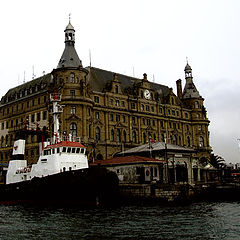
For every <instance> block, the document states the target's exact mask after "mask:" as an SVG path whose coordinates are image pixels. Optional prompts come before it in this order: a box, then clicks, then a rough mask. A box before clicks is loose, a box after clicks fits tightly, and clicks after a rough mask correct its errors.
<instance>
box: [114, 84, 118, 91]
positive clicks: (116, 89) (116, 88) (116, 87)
mask: <svg viewBox="0 0 240 240" xmlns="http://www.w3.org/2000/svg"><path fill="white" fill-rule="evenodd" d="M115 93H118V86H117V85H116V86H115Z"/></svg>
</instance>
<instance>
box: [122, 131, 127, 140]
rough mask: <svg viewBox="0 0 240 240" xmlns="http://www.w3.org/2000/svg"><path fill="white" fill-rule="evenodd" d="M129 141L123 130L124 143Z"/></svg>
mask: <svg viewBox="0 0 240 240" xmlns="http://www.w3.org/2000/svg"><path fill="white" fill-rule="evenodd" d="M126 141H127V134H126V131H125V130H123V142H126Z"/></svg>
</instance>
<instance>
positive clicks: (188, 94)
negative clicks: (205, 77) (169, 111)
mask: <svg viewBox="0 0 240 240" xmlns="http://www.w3.org/2000/svg"><path fill="white" fill-rule="evenodd" d="M182 96H183V99H186V98H201V96H200V94H199V92H198V90H197V88H196V86H195V85H194V83H193V82H192V81H188V80H187V82H186V85H185V87H184V90H183V94H182Z"/></svg>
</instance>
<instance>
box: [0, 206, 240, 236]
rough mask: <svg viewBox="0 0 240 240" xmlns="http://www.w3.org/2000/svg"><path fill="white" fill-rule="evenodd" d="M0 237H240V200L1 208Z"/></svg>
mask: <svg viewBox="0 0 240 240" xmlns="http://www.w3.org/2000/svg"><path fill="white" fill-rule="evenodd" d="M0 239H1V240H5V239H6V240H9V239H11V240H14V239H30V240H33V239H45V240H46V239H51V240H53V239H61V240H64V239H91V240H93V239H177V240H179V239H189V240H190V239H191V240H193V239H199V240H205V239H206V240H209V239H221V240H223V239H240V202H201V203H192V204H189V205H181V206H180V205H177V206H176V205H175V206H173V205H172V206H161V205H159V204H155V205H149V204H148V205H147V204H141V205H133V204H132V205H125V206H120V207H115V208H108V207H92V208H83V207H81V208H76V207H67V206H65V207H46V206H45V207H43V206H41V207H40V206H21V205H19V206H4V205H0Z"/></svg>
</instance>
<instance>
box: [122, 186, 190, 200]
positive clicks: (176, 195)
mask: <svg viewBox="0 0 240 240" xmlns="http://www.w3.org/2000/svg"><path fill="white" fill-rule="evenodd" d="M119 190H120V195H121V197H122V198H124V199H139V200H141V199H144V200H147V199H148V200H155V201H161V202H176V201H185V200H187V199H188V195H189V191H188V190H189V187H188V185H179V186H178V185H166V184H120V186H119Z"/></svg>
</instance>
